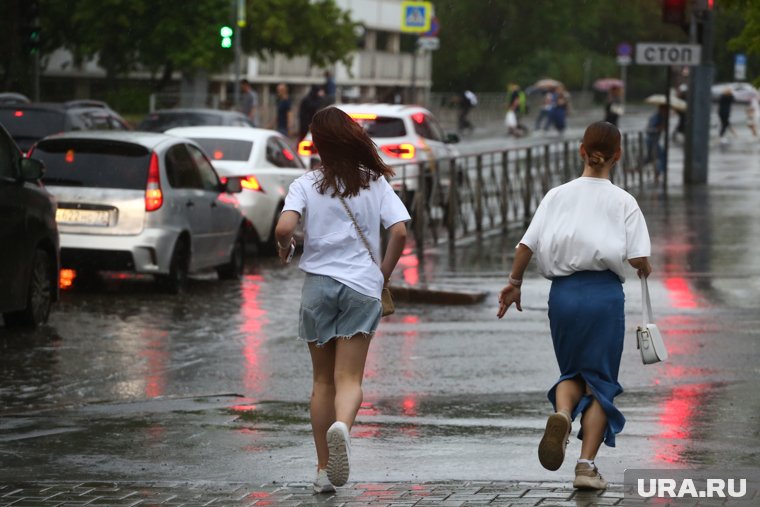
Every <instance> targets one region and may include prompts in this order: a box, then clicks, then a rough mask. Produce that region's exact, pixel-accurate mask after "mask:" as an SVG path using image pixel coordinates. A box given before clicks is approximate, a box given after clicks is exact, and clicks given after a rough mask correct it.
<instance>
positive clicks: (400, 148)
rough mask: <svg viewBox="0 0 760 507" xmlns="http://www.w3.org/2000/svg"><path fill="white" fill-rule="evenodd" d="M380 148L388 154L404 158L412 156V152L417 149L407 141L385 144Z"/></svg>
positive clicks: (407, 158)
mask: <svg viewBox="0 0 760 507" xmlns="http://www.w3.org/2000/svg"><path fill="white" fill-rule="evenodd" d="M380 149H381V150H382V152H383V153H385V154H386V155H388V156H391V157H395V158H402V159H404V160H409V159H412V158H414V154H415V153H416V151H417V150H416V148H415V147H414V145H413V144H409V143H402V144H386V145H383V146H381V147H380Z"/></svg>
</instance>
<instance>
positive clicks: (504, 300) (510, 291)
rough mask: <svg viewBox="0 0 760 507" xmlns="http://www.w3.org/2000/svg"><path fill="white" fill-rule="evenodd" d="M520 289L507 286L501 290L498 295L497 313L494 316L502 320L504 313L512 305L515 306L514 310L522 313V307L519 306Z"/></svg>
mask: <svg viewBox="0 0 760 507" xmlns="http://www.w3.org/2000/svg"><path fill="white" fill-rule="evenodd" d="M520 295H521V292H520V288H519V287H515V286H514V285H512V284H511V283H510V284H507V286H506V287H504V288H503V289H501V293H499V312H498V313H497V314H496V316H497V317H498V318H502V317H503V316H504V314H505V313H507V310H508V309H509V307H510V306H511V305H512V303H514V304H515V308H517V311H520V312H521V311H522V306H521V305H520Z"/></svg>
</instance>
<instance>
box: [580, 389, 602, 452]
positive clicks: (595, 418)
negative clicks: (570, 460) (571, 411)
mask: <svg viewBox="0 0 760 507" xmlns="http://www.w3.org/2000/svg"><path fill="white" fill-rule="evenodd" d="M581 427H582V428H583V444H582V445H581V459H589V460H592V461H593V460H594V458H596V453H597V452H599V447H601V445H602V440H603V439H604V432H605V431H606V430H607V414H605V413H604V409H602V405H600V404H599V402H598V401H597V400H596V399H594V401H592V402H591V404H590V405H589V406H588V408H587V409H586V410H584V412H583V416H582V417H581Z"/></svg>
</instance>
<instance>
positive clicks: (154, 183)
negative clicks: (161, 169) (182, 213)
mask: <svg viewBox="0 0 760 507" xmlns="http://www.w3.org/2000/svg"><path fill="white" fill-rule="evenodd" d="M163 203H164V194H163V193H162V192H161V177H160V176H159V173H158V156H157V155H156V153H155V152H153V153H151V155H150V166H149V167H148V183H147V185H146V186H145V211H156V210H157V209H158V208H160V207H161V205H162V204H163Z"/></svg>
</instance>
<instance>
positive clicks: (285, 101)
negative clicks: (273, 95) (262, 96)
mask: <svg viewBox="0 0 760 507" xmlns="http://www.w3.org/2000/svg"><path fill="white" fill-rule="evenodd" d="M292 126H293V111H292V105H291V103H290V96H289V95H288V85H286V84H285V83H280V84H278V85H277V116H276V117H275V124H274V125H272V126H270V128H272V127H276V130H277V131H278V132H279V133H280V134H282V135H284V136H286V137H289V136H290V133H291V132H292V131H293V130H292Z"/></svg>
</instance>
